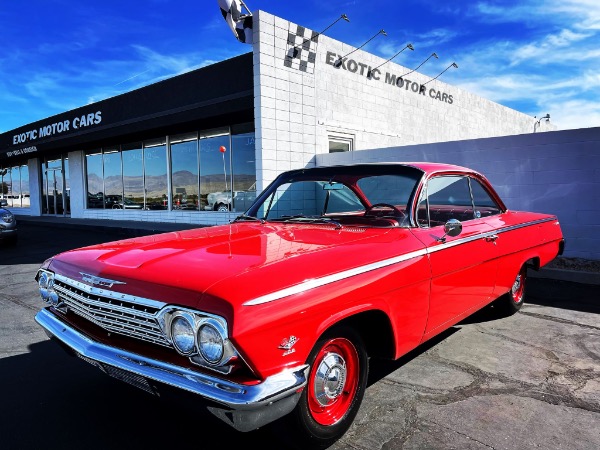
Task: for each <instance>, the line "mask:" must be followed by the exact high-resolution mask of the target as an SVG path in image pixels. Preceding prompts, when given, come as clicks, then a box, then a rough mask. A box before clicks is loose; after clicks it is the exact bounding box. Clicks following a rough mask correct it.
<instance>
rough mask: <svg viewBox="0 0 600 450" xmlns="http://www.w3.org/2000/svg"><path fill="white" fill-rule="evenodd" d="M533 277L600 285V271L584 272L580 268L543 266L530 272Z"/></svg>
mask: <svg viewBox="0 0 600 450" xmlns="http://www.w3.org/2000/svg"><path fill="white" fill-rule="evenodd" d="M528 274H529V276H530V277H531V278H549V279H552V280H559V281H569V282H572V283H583V284H591V285H596V286H600V273H596V272H584V271H580V270H567V269H552V268H544V267H542V268H541V269H540V270H539V271H538V270H530V271H529V272H528Z"/></svg>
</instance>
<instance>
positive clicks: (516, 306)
mask: <svg viewBox="0 0 600 450" xmlns="http://www.w3.org/2000/svg"><path fill="white" fill-rule="evenodd" d="M526 284H527V266H523V267H522V268H521V270H520V271H519V273H518V274H517V276H516V277H515V280H514V282H513V285H512V287H511V288H510V291H508V292H507V293H506V294H504V295H503V296H502V297H500V298H499V299H498V302H499V303H500V307H501V308H502V309H503V310H504V312H505V313H507V314H509V315H511V314H514V313H516V312H517V311H518V310H520V309H521V307H522V306H523V303H524V302H525V286H526Z"/></svg>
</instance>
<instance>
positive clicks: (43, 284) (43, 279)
mask: <svg viewBox="0 0 600 450" xmlns="http://www.w3.org/2000/svg"><path fill="white" fill-rule="evenodd" d="M49 284H50V277H49V276H48V274H47V273H46V272H42V274H41V275H40V277H39V279H38V286H39V287H40V297H42V300H44V301H48V295H49V293H48V286H49Z"/></svg>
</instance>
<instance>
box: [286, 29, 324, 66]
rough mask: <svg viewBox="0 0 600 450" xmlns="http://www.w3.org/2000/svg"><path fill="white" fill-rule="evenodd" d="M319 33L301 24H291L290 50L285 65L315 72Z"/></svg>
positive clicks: (289, 34)
mask: <svg viewBox="0 0 600 450" xmlns="http://www.w3.org/2000/svg"><path fill="white" fill-rule="evenodd" d="M318 42H319V33H317V32H316V31H311V30H308V29H306V28H304V27H301V26H300V25H295V24H290V28H289V29H288V41H287V43H288V50H287V53H286V55H285V58H284V60H283V65H284V66H285V67H289V68H291V69H297V70H300V71H301V72H306V73H314V71H315V61H316V59H317V43H318Z"/></svg>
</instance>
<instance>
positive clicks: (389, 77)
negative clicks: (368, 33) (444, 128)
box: [325, 52, 454, 105]
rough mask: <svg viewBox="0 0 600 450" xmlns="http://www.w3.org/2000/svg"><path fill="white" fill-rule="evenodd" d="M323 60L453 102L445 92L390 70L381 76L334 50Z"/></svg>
mask: <svg viewBox="0 0 600 450" xmlns="http://www.w3.org/2000/svg"><path fill="white" fill-rule="evenodd" d="M325 62H326V63H327V64H329V65H330V66H333V67H335V68H336V69H341V70H347V71H348V72H352V73H358V74H359V75H361V76H365V77H368V78H369V79H371V80H375V81H384V82H385V83H386V84H389V85H393V86H396V87H398V88H400V89H404V90H406V91H408V92H413V93H415V94H421V95H428V96H429V97H431V98H432V99H434V100H439V101H441V102H445V103H448V104H450V105H451V104H452V103H453V102H454V98H453V97H452V95H450V94H447V93H446V92H442V91H438V90H437V89H434V88H427V87H426V86H425V85H424V84H419V83H417V82H414V81H411V80H409V79H408V78H404V77H403V76H397V75H395V74H392V73H390V72H386V73H385V78H382V72H381V71H380V70H379V69H373V68H371V66H369V65H368V64H365V63H361V62H358V61H355V60H354V59H349V58H346V57H344V56H342V55H338V54H336V53H335V52H327V56H326V58H325Z"/></svg>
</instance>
